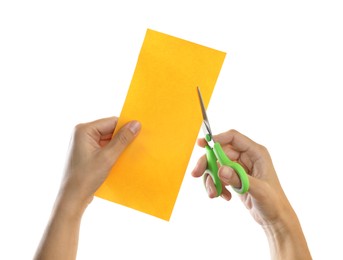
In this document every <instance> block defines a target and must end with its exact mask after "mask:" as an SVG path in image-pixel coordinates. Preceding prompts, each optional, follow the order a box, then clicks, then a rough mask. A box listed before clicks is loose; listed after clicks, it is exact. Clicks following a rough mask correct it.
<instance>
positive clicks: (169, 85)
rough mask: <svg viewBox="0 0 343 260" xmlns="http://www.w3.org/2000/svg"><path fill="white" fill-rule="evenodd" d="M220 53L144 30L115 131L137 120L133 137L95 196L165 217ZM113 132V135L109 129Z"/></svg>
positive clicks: (216, 71)
mask: <svg viewBox="0 0 343 260" xmlns="http://www.w3.org/2000/svg"><path fill="white" fill-rule="evenodd" d="M224 58H225V53H224V52H221V51H217V50H214V49H211V48H208V47H205V46H202V45H199V44H195V43H192V42H189V41H186V40H182V39H179V38H176V37H173V36H170V35H167V34H163V33H160V32H157V31H153V30H150V29H148V30H147V32H146V35H145V39H144V42H143V45H142V48H141V51H140V54H139V57H138V61H137V65H136V69H135V71H134V75H133V78H132V81H131V85H130V88H129V91H128V94H127V97H126V100H125V103H124V106H123V109H122V112H121V115H120V117H119V122H118V126H117V128H116V129H117V130H118V129H119V128H120V127H121V126H122V125H124V124H125V123H127V122H128V121H131V120H139V121H140V122H141V123H142V129H141V132H140V134H139V135H138V137H137V138H136V139H135V140H134V142H133V143H132V144H131V145H130V146H129V147H128V149H127V150H126V151H125V152H124V153H123V154H122V155H121V157H120V159H119V160H118V161H117V163H116V164H115V165H114V167H113V169H112V170H111V172H110V175H109V177H108V178H107V179H106V181H105V182H104V184H103V185H102V186H101V187H100V188H99V190H98V191H97V193H96V195H97V196H98V197H100V198H103V199H106V200H109V201H113V202H115V203H119V204H122V205H125V206H127V207H130V208H133V209H136V210H139V211H142V212H145V213H147V214H150V215H153V216H156V217H158V218H161V219H164V220H167V221H168V220H169V219H170V217H171V214H172V211H173V207H174V204H175V202H176V199H177V195H178V193H179V190H180V187H181V184H182V180H183V178H184V175H185V171H186V168H187V165H188V162H189V159H190V156H191V153H192V151H193V148H194V144H195V142H196V138H197V136H198V133H199V130H200V127H201V123H202V115H201V110H200V105H199V99H198V96H197V90H196V87H197V86H199V87H200V89H201V92H202V95H203V99H204V103H205V106H207V105H208V103H209V100H210V97H211V95H212V92H213V89H214V86H215V83H216V81H217V77H218V75H219V72H220V69H221V67H222V64H223V62H224ZM114 134H115V133H114Z"/></svg>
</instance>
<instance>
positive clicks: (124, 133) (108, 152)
mask: <svg viewBox="0 0 343 260" xmlns="http://www.w3.org/2000/svg"><path fill="white" fill-rule="evenodd" d="M140 129H141V124H140V123H139V122H138V121H131V122H129V123H127V124H126V125H124V126H123V127H122V128H121V129H120V130H119V131H118V132H117V133H116V134H115V135H114V136H113V138H112V140H111V141H110V142H109V143H108V145H106V147H105V148H104V151H103V152H104V154H105V156H107V158H110V161H111V162H112V164H114V163H115V162H116V161H117V159H118V158H119V156H120V155H121V154H122V152H123V151H124V150H125V149H126V147H127V146H128V145H129V144H130V143H131V142H132V141H133V139H134V138H135V137H136V136H137V135H138V133H139V131H140Z"/></svg>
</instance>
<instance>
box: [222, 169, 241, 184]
mask: <svg viewBox="0 0 343 260" xmlns="http://www.w3.org/2000/svg"><path fill="white" fill-rule="evenodd" d="M218 175H219V178H220V179H221V181H222V182H223V184H224V185H225V186H227V185H231V186H232V187H235V188H237V189H239V188H240V187H241V185H242V184H241V181H240V179H239V177H238V175H237V173H236V172H235V170H234V169H232V168H231V167H228V166H221V167H220V168H219V171H218Z"/></svg>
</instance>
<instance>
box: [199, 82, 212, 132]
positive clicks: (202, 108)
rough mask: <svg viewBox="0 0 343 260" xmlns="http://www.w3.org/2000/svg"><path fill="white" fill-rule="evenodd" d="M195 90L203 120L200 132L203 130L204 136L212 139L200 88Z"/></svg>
mask: <svg viewBox="0 0 343 260" xmlns="http://www.w3.org/2000/svg"><path fill="white" fill-rule="evenodd" d="M197 90H198V96H199V101H200V107H201V113H202V118H203V123H202V130H203V132H204V134H205V136H207V135H209V136H210V138H211V139H212V131H211V127H210V123H209V121H208V117H207V114H206V109H205V105H204V101H203V99H202V95H201V92H200V88H199V87H197Z"/></svg>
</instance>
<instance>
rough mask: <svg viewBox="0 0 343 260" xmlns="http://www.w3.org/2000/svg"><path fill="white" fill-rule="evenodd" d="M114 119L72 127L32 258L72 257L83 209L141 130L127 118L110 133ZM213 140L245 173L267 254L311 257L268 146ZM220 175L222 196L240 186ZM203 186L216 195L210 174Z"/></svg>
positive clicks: (228, 174)
mask: <svg viewBox="0 0 343 260" xmlns="http://www.w3.org/2000/svg"><path fill="white" fill-rule="evenodd" d="M116 124H117V118H116V117H111V118H104V119H100V120H97V121H94V122H90V123H86V124H80V125H78V126H76V127H75V131H74V135H73V139H72V142H71V147H70V154H69V159H68V161H67V164H66V168H65V173H64V178H63V180H62V183H61V187H60V191H59V193H58V195H57V198H56V201H55V205H54V208H53V210H52V214H51V218H50V221H49V223H48V225H47V227H46V230H45V233H44V235H43V237H42V240H41V242H40V245H39V246H38V249H37V251H36V254H35V257H34V259H35V260H60V259H61V260H62V259H63V260H71V259H76V254H77V247H78V237H79V229H80V223H81V219H82V216H83V214H84V212H85V209H86V208H87V206H88V205H89V203H91V201H92V200H93V197H94V193H95V192H96V190H97V189H98V188H99V187H100V186H101V184H102V183H103V182H104V180H105V179H106V177H107V176H108V174H109V171H110V169H111V168H112V167H113V165H114V164H115V163H116V161H117V159H118V158H119V156H120V155H121V154H122V153H123V152H124V150H125V149H126V147H127V146H129V145H130V143H131V142H132V141H134V139H135V137H136V136H137V135H138V134H139V132H140V129H141V125H140V123H139V122H137V121H131V122H129V123H127V124H126V125H124V126H123V127H122V128H121V129H120V130H119V131H118V132H117V133H116V135H114V136H113V138H112V135H113V132H114V130H115V127H116ZM214 139H215V141H217V142H220V143H221V144H222V146H223V149H224V151H225V152H226V153H227V155H228V156H229V157H230V158H231V159H232V160H236V161H238V162H239V163H241V164H242V165H243V166H244V167H245V169H246V171H247V173H248V174H249V180H250V189H249V192H248V193H247V194H245V195H242V196H241V198H242V201H243V203H244V204H245V205H246V207H247V208H248V209H249V211H250V213H251V214H252V216H253V218H254V219H255V220H256V221H257V223H258V224H260V225H261V226H262V228H263V229H264V231H265V233H266V235H267V237H268V241H269V245H270V252H271V257H272V259H292V260H296V259H302V260H307V259H311V255H310V252H309V249H308V247H307V243H306V240H305V236H304V234H303V232H302V229H301V226H300V223H299V221H298V218H297V216H296V214H295V212H294V210H293V208H292V207H291V205H290V203H289V202H288V200H287V197H286V195H285V194H284V192H283V190H282V188H281V185H280V183H279V180H278V178H277V175H276V172H275V170H274V167H273V164H272V161H271V158H270V156H269V153H268V151H267V150H266V149H265V148H264V147H263V146H261V145H259V144H257V143H255V142H253V141H252V140H250V139H249V138H247V137H245V136H244V135H242V134H240V133H238V132H237V131H233V130H231V131H228V132H226V133H223V134H220V135H217V136H215V137H214ZM198 144H199V145H200V146H201V147H204V146H205V140H203V139H199V141H198ZM205 168H206V158H205V156H203V157H201V158H200V159H199V161H198V163H197V165H196V167H195V169H194V170H193V172H192V175H193V176H194V177H200V176H202V175H203V173H204V171H205ZM219 175H220V178H221V180H222V183H223V184H224V186H225V187H224V189H223V194H222V195H221V196H222V197H223V198H224V199H225V200H227V201H229V200H230V199H231V193H230V191H229V190H228V189H227V186H229V185H232V186H234V187H239V186H240V182H239V179H238V177H237V175H236V174H235V173H234V172H233V171H232V170H231V168H228V167H221V168H220V171H219ZM206 186H207V191H208V194H209V197H210V198H214V197H216V191H215V188H214V184H213V182H212V181H211V179H210V178H207V180H206Z"/></svg>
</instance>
